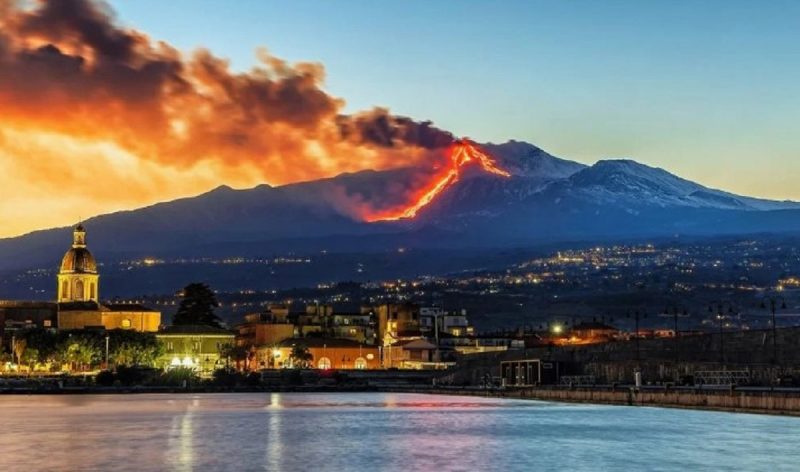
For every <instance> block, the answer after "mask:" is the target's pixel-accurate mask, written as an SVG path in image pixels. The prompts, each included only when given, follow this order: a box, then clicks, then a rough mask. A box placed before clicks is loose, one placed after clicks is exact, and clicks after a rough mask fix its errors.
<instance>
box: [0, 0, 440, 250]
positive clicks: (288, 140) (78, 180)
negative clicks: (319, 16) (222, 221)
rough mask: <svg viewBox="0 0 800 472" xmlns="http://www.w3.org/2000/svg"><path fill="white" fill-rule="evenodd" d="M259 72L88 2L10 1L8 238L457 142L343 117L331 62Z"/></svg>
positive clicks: (379, 120) (372, 118) (0, 32)
mask: <svg viewBox="0 0 800 472" xmlns="http://www.w3.org/2000/svg"><path fill="white" fill-rule="evenodd" d="M257 59H258V63H257V65H256V66H255V67H253V68H252V69H251V70H250V71H248V72H244V73H237V72H233V71H231V70H230V67H229V64H228V62H227V61H226V60H225V59H222V58H219V57H217V56H214V55H213V54H212V53H211V52H210V51H207V50H203V49H201V50H197V51H194V52H193V53H191V54H184V53H182V52H180V51H178V50H176V49H175V48H173V47H171V46H170V45H168V44H166V43H163V42H157V41H154V40H152V39H150V38H149V37H148V36H147V35H145V34H143V33H141V32H139V31H134V30H130V29H126V28H122V27H120V26H118V25H117V24H116V23H115V22H114V20H113V13H112V12H111V10H110V8H109V7H108V6H107V5H106V4H104V3H101V2H93V1H89V0H51V1H39V2H36V3H35V4H34V6H33V7H32V8H27V7H25V6H24V4H22V3H17V2H14V1H10V0H0V110H1V111H2V112H0V163H2V165H3V169H7V172H5V174H4V175H3V176H0V185H2V188H4V189H5V190H4V191H3V192H4V193H7V194H8V195H4V196H3V198H2V199H0V200H3V201H2V202H0V216H2V217H3V219H4V220H6V221H14V223H13V224H11V225H8V226H4V227H3V229H2V230H0V231H1V232H0V236H3V235H5V236H8V235H12V234H18V233H20V232H23V231H27V230H30V229H34V228H39V227H45V226H53V225H60V224H67V223H70V222H72V221H74V220H75V219H76V218H77V217H78V216H84V217H87V216H91V215H93V214H96V213H100V212H105V211H111V210H114V209H120V208H130V207H132V206H139V205H142V204H146V203H150V202H154V201H159V200H165V199H169V198H175V197H178V196H182V195H187V194H193V193H197V192H200V191H203V190H207V189H209V188H211V187H213V186H216V185H218V184H221V183H227V184H230V185H234V186H251V185H255V184H258V183H262V182H268V183H271V184H283V183H289V182H296V181H301V180H308V179H317V178H320V177H325V176H330V175H334V174H338V173H341V172H351V171H357V170H362V169H368V168H370V169H388V168H394V167H403V166H409V165H420V164H432V161H434V160H436V159H440V158H441V155H442V153H440V152H438V151H436V150H437V149H440V148H442V147H444V146H446V145H448V144H449V143H450V142H451V141H452V136H451V135H450V134H449V133H447V132H444V131H442V130H439V129H437V128H436V127H434V126H432V125H431V124H430V123H427V122H416V121H414V120H411V119H409V118H405V117H398V116H394V115H392V114H391V113H390V112H389V111H387V110H385V109H381V108H376V109H374V110H371V111H367V112H364V113H360V114H356V115H344V114H343V113H342V109H343V106H344V101H343V100H342V99H340V98H337V97H332V96H331V95H329V94H328V93H326V92H325V91H324V90H323V88H322V85H323V80H324V69H323V67H322V66H321V65H320V64H314V63H302V62H301V63H296V64H289V63H287V62H286V61H284V60H282V59H279V58H276V57H274V56H272V55H270V54H269V53H268V52H267V51H266V50H259V51H258V52H257Z"/></svg>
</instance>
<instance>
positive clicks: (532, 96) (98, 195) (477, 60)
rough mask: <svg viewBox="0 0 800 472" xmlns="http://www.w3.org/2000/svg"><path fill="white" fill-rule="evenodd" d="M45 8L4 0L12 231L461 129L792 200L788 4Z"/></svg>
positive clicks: (302, 171)
mask: <svg viewBox="0 0 800 472" xmlns="http://www.w3.org/2000/svg"><path fill="white" fill-rule="evenodd" d="M33 3H34V7H32V8H22V7H19V6H15V2H13V1H8V0H0V165H2V168H3V173H2V174H0V189H2V190H0V192H2V193H1V194H0V218H2V221H3V225H2V226H0V237H2V236H13V235H17V234H21V233H24V232H28V231H31V230H34V229H40V228H46V227H52V226H60V225H66V224H70V223H72V222H74V221H75V220H77V219H79V218H87V217H90V216H94V215H96V214H99V213H105V212H109V211H114V210H119V209H128V208H135V207H139V206H143V205H147V204H150V203H154V202H157V201H163V200H169V199H173V198H177V197H180V196H186V195H193V194H196V193H200V192H203V191H205V190H208V189H210V188H213V187H215V186H217V185H219V184H223V183H225V184H229V185H232V186H235V187H249V186H253V185H256V184H258V183H262V182H267V183H270V184H282V183H287V182H293V181H298V180H307V179H313V178H319V177H324V176H330V175H335V174H337V173H340V172H343V171H353V170H359V169H364V168H376V169H383V168H390V167H395V166H400V165H408V164H420V163H428V162H431V161H432V160H435V159H437V158H438V157H437V156H438V154H439V153H438V151H437V149H439V148H440V147H441V146H442V145H444V143H446V142H447V141H448V140H449V139H450V134H449V133H452V134H453V135H456V136H469V137H471V138H472V139H474V140H476V141H479V142H483V141H493V142H501V141H506V140H508V139H517V140H525V141H529V142H531V143H534V144H536V145H538V146H540V147H542V148H544V149H545V150H547V151H549V152H551V153H552V154H555V155H558V156H560V157H564V158H569V159H574V160H578V161H581V162H585V163H589V164H591V163H593V162H595V161H597V160H598V159H603V158H608V157H628V158H632V159H635V160H637V161H640V162H643V163H646V164H650V165H655V166H659V167H663V168H665V169H667V170H669V171H671V172H674V173H677V174H679V175H681V176H682V177H685V178H689V179H691V180H696V181H699V182H701V183H703V184H706V185H709V186H712V187H717V188H724V189H726V190H730V191H733V192H736V193H741V194H747V195H754V196H761V197H769V198H776V199H796V200H800V185H798V184H797V183H796V182H797V177H798V176H800V141H798V139H797V136H798V135H800V80H798V78H800V31H798V28H797V20H798V18H800V3H797V2H781V1H772V2H767V3H763V2H756V1H752V2H736V1H719V2H714V1H706V2H691V1H676V2H661V3H657V2H640V1H604V2H578V1H574V2H573V1H553V2H534V1H520V2H511V1H509V2H502V3H499V2H488V1H487V2H477V1H468V2H463V1H459V2H456V1H452V2H447V1H437V2H430V1H422V0H416V1H407V2H370V1H366V0H364V1H346V2H344V1H343V2H331V1H324V0H320V1H293V2H285V1H262V0H259V1H237V2H222V1H214V2H212V1H198V0H192V1H189V0H170V1H169V2H164V1H155V0H135V1H134V0H125V1H113V2H110V4H99V3H96V2H94V3H93V2H87V1H79V0H60V1H58V2H53V3H51V4H49V5H46V4H41V5H39V2H33ZM376 107H379V108H376ZM405 117H409V118H410V119H409V118H405ZM428 120H429V121H431V122H432V125H431V124H427V123H425V122H426V121H428Z"/></svg>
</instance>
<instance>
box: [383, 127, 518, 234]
mask: <svg viewBox="0 0 800 472" xmlns="http://www.w3.org/2000/svg"><path fill="white" fill-rule="evenodd" d="M450 161H451V162H452V165H451V167H450V168H449V169H448V171H447V173H445V174H444V175H442V176H441V177H440V178H438V179H437V180H435V181H434V182H433V183H432V184H431V185H430V186H428V187H426V190H424V191H423V192H422V194H421V195H420V196H419V197H418V198H417V199H416V200H415V201H414V202H413V203H412V204H411V205H409V206H407V207H405V208H401V209H400V210H398V211H396V212H392V213H389V214H382V215H379V216H376V217H373V218H368V219H367V220H368V221H392V220H399V219H402V218H414V217H415V216H417V212H419V211H420V210H421V209H422V208H424V207H425V206H427V205H428V204H430V203H431V202H432V201H433V200H434V199H435V198H436V197H437V196H438V195H439V194H441V193H442V192H444V191H445V190H446V189H447V188H449V187H450V186H452V185H453V184H455V183H456V182H458V180H459V179H460V177H461V169H462V167H464V166H465V165H467V164H468V163H471V162H475V163H477V164H478V165H480V166H481V168H482V169H483V170H485V171H486V172H489V173H491V174H496V175H500V176H502V177H511V174H509V173H508V172H506V171H505V170H503V169H501V168H499V167H497V164H496V163H495V161H494V159H492V158H491V157H490V156H489V155H488V154H486V153H484V152H482V151H480V150H479V149H478V148H477V147H476V146H475V144H473V143H472V142H470V141H468V140H466V139H461V140H458V141H456V142H454V143H453V145H452V146H451V147H450Z"/></svg>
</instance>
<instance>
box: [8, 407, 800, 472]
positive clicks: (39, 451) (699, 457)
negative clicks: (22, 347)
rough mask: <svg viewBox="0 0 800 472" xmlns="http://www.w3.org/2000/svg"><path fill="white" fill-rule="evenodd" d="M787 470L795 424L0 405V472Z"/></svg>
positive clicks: (595, 410) (567, 412)
mask: <svg viewBox="0 0 800 472" xmlns="http://www.w3.org/2000/svg"><path fill="white" fill-rule="evenodd" d="M558 469H563V470H573V471H581V470H587V471H588V470H592V471H595V470H636V469H639V470H682V471H697V470H769V471H780V470H787V471H788V470H792V471H797V470H800V419H796V418H783V417H776V416H765V415H749V414H732V413H717V412H706V411H691V410H675V409H661V408H637V407H617V406H594V405H573V404H560V403H548V402H535V401H527V400H524V401H523V400H499V399H489V398H478V397H456V396H437V395H414V394H388V393H387V394H384V393H362V394H358V393H355V394H354V393H347V394H325V393H309V394H303V393H273V394H269V393H262V394H214V395H211V394H198V395H188V394H186V395H168V394H163V395H160V394H154V395H53V396H43V395H34V396H0V471H30V470H48V471H93V470H97V471H112V470H122V471H150V470H177V471H184V470H185V471H190V470H270V471H281V470H287V471H288V470H292V471H294V470H297V471H305V470H317V471H329V470H330V471H349V470H358V471H361V470H387V471H401V470H402V471H418V470H425V471H427V470H432V471H437V472H441V471H450V470H473V471H474V470H525V471H528V470H558Z"/></svg>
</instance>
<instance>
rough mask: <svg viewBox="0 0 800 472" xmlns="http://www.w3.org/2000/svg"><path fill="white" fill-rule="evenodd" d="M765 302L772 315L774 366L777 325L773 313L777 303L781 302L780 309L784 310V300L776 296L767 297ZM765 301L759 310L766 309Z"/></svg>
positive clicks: (776, 354)
mask: <svg viewBox="0 0 800 472" xmlns="http://www.w3.org/2000/svg"><path fill="white" fill-rule="evenodd" d="M766 300H769V308H770V312H771V313H772V362H773V363H774V364H777V363H778V325H777V323H776V319H775V312H776V311H777V310H778V301H780V302H781V307H780V308H781V309H782V310H785V309H786V299H785V298H783V297H782V296H780V295H778V296H777V297H769V298H767V299H766ZM766 307H767V305H766V302H765V300H762V301H761V308H766Z"/></svg>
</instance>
